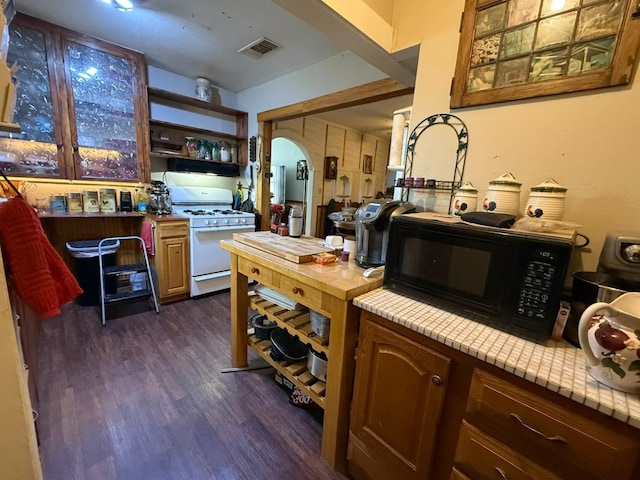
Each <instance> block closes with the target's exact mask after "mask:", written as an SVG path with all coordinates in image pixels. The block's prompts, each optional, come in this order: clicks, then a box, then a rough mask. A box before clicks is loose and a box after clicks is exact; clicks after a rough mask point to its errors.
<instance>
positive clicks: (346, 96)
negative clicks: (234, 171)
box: [256, 79, 413, 232]
mask: <svg viewBox="0 0 640 480" xmlns="http://www.w3.org/2000/svg"><path fill="white" fill-rule="evenodd" d="M412 93H413V87H407V86H405V85H402V84H400V83H398V82H396V81H395V80H392V79H384V80H379V81H376V82H371V83H368V84H366V85H360V86H358V87H354V88H350V89H347V90H343V91H340V92H336V93H332V94H329V95H325V96H323V97H318V98H314V99H311V100H306V101H303V102H300V103H297V104H293V105H288V106H286V107H281V108H277V109H274V110H269V111H266V112H261V113H258V140H259V147H258V152H259V155H258V157H259V158H258V162H259V164H258V167H259V171H260V175H259V177H258V181H257V192H256V203H257V208H258V210H260V212H261V214H262V229H263V230H266V229H268V228H269V221H270V216H269V207H270V179H271V158H272V157H271V153H272V152H271V140H272V137H273V135H274V131H273V122H275V121H284V120H290V119H294V118H300V117H306V116H310V115H315V114H318V113H322V112H327V111H330V110H339V109H341V108H347V107H352V106H355V105H362V104H365V103H372V102H377V101H379V100H384V99H388V98H393V97H400V96H404V95H409V94H412ZM316 169H317V166H316ZM310 170H311V169H310ZM318 171H320V170H318ZM320 176H321V175H318V177H320ZM309 185H313V182H312V181H311V179H310V183H309ZM310 190H312V189H310ZM310 205H314V203H311V202H310ZM310 210H311V208H308V209H307V214H306V215H307V218H309V216H310V215H311V213H312V212H311V211H310ZM309 223H310V222H307V232H309V231H314V230H309Z"/></svg>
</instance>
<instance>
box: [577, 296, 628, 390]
mask: <svg viewBox="0 0 640 480" xmlns="http://www.w3.org/2000/svg"><path fill="white" fill-rule="evenodd" d="M578 340H579V341H580V347H582V350H583V351H584V354H585V356H586V357H587V371H588V372H589V374H590V375H591V376H592V377H593V378H594V379H596V380H597V381H598V382H600V383H603V384H605V385H607V386H609V387H611V388H615V389H617V390H622V391H623V392H627V393H639V392H640V292H630V293H625V294H624V295H621V296H619V297H618V298H616V299H615V300H613V301H612V302H611V303H604V302H598V303H594V304H593V305H590V306H589V307H587V309H586V310H585V311H584V313H583V314H582V316H581V317H580V324H579V325H578Z"/></svg>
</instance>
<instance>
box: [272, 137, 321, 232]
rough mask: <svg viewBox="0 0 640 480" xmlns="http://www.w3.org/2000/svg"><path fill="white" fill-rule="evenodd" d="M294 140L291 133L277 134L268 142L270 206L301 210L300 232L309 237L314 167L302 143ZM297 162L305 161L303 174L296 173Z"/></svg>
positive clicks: (298, 169)
mask: <svg viewBox="0 0 640 480" xmlns="http://www.w3.org/2000/svg"><path fill="white" fill-rule="evenodd" d="M292 137H293V138H292ZM295 137H296V134H295V133H294V132H286V131H279V132H278V134H277V136H274V138H273V139H272V141H271V175H272V176H271V180H270V195H273V196H272V203H279V204H283V205H285V206H286V208H287V209H288V208H290V207H291V206H301V207H303V209H304V210H303V211H304V230H303V233H304V234H305V235H309V234H310V232H313V231H314V229H315V225H312V220H314V219H313V204H314V202H313V191H314V189H313V181H314V178H315V175H314V173H315V170H316V168H315V165H314V163H313V160H312V158H311V156H310V155H309V153H308V151H307V149H306V147H305V146H304V141H303V140H301V139H299V138H295ZM300 161H304V162H305V167H306V173H305V174H303V175H301V174H300V168H299V163H298V162H300Z"/></svg>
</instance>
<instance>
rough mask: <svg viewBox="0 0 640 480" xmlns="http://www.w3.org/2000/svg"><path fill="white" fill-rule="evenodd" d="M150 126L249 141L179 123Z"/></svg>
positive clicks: (153, 124) (159, 123)
mask: <svg viewBox="0 0 640 480" xmlns="http://www.w3.org/2000/svg"><path fill="white" fill-rule="evenodd" d="M149 125H151V126H156V127H160V128H170V129H173V130H181V131H183V132H189V133H195V134H199V135H207V136H209V137H216V138H224V139H228V140H235V141H241V140H246V139H247V137H239V136H237V135H233V134H231V133H224V132H216V131H214V130H207V129H204V128H197V127H189V126H188V125H179V124H177V123H170V122H163V121H161V120H149Z"/></svg>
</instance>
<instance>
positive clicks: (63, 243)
mask: <svg viewBox="0 0 640 480" xmlns="http://www.w3.org/2000/svg"><path fill="white" fill-rule="evenodd" d="M38 216H39V217H40V223H42V227H43V228H44V232H45V234H46V235H47V238H48V239H49V241H50V242H51V244H52V245H53V247H54V248H55V249H56V251H57V252H58V253H59V254H60V255H61V256H62V258H63V260H64V261H65V263H66V264H67V266H68V267H69V268H70V269H71V271H74V263H73V257H72V256H71V255H70V254H69V251H68V250H67V242H70V241H75V240H99V239H101V238H106V237H122V236H128V235H138V236H139V235H140V233H141V230H142V222H143V220H145V219H153V220H156V221H165V220H171V219H177V218H180V219H182V218H184V217H179V216H178V215H150V214H147V215H143V214H141V213H138V212H115V213H73V214H71V213H69V214H54V213H40V214H38ZM116 255H117V259H118V260H117V262H118V263H121V264H129V263H137V262H139V261H140V256H139V255H140V251H139V248H138V245H137V244H136V242H126V243H123V244H122V245H121V247H120V248H119V249H118V252H117V254H116Z"/></svg>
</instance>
